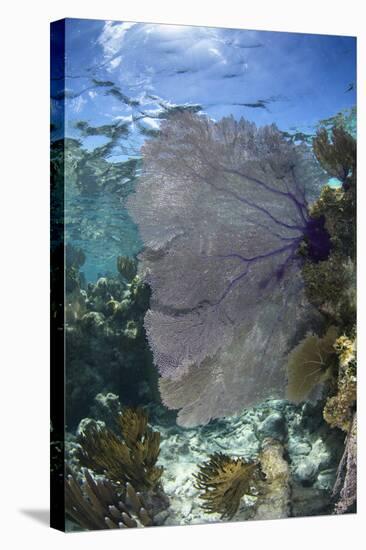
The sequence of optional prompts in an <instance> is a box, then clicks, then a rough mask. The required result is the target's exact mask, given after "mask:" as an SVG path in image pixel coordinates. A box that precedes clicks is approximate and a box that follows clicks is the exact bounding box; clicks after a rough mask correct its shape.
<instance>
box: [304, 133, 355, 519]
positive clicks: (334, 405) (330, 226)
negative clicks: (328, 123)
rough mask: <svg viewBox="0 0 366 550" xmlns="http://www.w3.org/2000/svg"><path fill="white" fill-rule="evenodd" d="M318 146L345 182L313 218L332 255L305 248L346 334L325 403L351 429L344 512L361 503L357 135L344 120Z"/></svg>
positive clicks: (343, 466)
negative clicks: (317, 255) (314, 257)
mask: <svg viewBox="0 0 366 550" xmlns="http://www.w3.org/2000/svg"><path fill="white" fill-rule="evenodd" d="M313 149H314V152H315V155H316V156H317V158H318V160H319V162H320V164H321V165H322V166H323V168H324V169H325V170H326V171H327V172H328V174H329V175H330V176H332V177H335V178H337V179H338V180H339V182H340V184H341V187H340V188H330V187H329V186H326V187H325V188H324V189H323V190H322V193H321V195H320V198H319V199H318V200H317V201H316V202H315V203H314V204H313V205H312V208H311V216H312V218H313V219H315V220H316V219H317V220H320V219H321V220H324V224H325V228H326V230H327V232H328V234H329V237H330V242H331V252H330V254H329V257H328V258H326V259H324V261H320V262H317V263H316V262H312V261H311V259H310V257H309V255H308V252H309V251H308V249H307V248H306V245H305V248H303V249H302V250H301V253H302V254H304V255H305V257H306V256H307V255H308V257H307V259H306V261H305V264H304V267H303V276H304V282H305V292H306V295H307V297H308V299H309V301H310V303H312V304H313V305H314V306H315V307H317V309H318V310H319V311H320V313H321V314H322V315H323V317H324V319H325V323H326V324H327V325H328V326H329V325H335V326H336V327H337V331H338V335H339V334H340V336H339V337H338V338H337V339H336V340H335V342H334V344H333V349H334V353H335V356H336V364H335V365H334V367H333V368H332V371H329V372H330V374H331V375H332V376H331V380H330V383H329V386H328V397H327V399H326V402H325V405H324V409H323V417H324V419H325V420H326V422H327V423H328V424H329V425H330V426H331V427H332V428H338V429H340V430H342V431H345V432H347V434H348V435H347V441H346V445H345V449H344V453H343V457H342V460H341V461H340V463H339V466H338V473H337V479H336V483H335V485H334V488H333V496H334V499H335V500H336V504H335V508H334V512H335V513H337V514H339V513H345V512H347V511H350V510H351V509H353V508H354V507H355V503H356V483H357V482H356V399H357V378H356V377H357V372H356V370H357V359H356V336H355V334H356V328H355V326H356V263H355V256H356V141H355V139H354V138H353V137H352V136H351V135H350V134H349V133H348V132H347V131H346V130H345V128H344V127H343V126H342V125H335V126H333V128H332V129H331V130H330V131H329V130H327V129H325V128H321V129H320V130H319V131H318V133H317V136H316V137H315V138H314V140H313ZM329 330H330V329H329ZM337 499H338V500H337Z"/></svg>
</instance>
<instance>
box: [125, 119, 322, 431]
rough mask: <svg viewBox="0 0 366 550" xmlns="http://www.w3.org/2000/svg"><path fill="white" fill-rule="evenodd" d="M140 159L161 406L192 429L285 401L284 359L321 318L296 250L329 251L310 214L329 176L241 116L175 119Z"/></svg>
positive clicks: (145, 268)
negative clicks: (306, 327)
mask: <svg viewBox="0 0 366 550" xmlns="http://www.w3.org/2000/svg"><path fill="white" fill-rule="evenodd" d="M142 152H143V166H144V168H143V175H142V177H141V178H140V179H139V182H138V184H137V188H136V192H135V193H134V194H133V195H131V197H130V199H129V203H128V207H129V211H130V213H131V215H132V216H133V218H134V220H135V222H136V223H137V224H138V227H139V231H140V234H141V237H142V239H143V242H144V250H143V252H142V253H141V255H140V258H139V259H140V267H139V269H140V275H141V276H142V277H143V278H144V280H145V281H146V282H147V283H148V284H149V285H150V287H151V289H152V296H151V304H150V310H149V311H148V312H147V314H146V317H145V327H146V332H147V336H148V339H149V343H150V346H151V348H152V350H153V353H154V361H155V364H156V365H157V368H158V370H159V373H160V375H161V380H160V390H161V395H162V399H163V401H164V402H165V404H166V405H167V406H168V407H170V408H176V409H178V408H179V409H181V411H180V413H179V415H178V422H179V423H180V424H181V425H184V426H193V425H197V424H204V423H207V422H209V420H210V419H212V418H218V417H221V416H225V415H228V414H233V413H235V412H238V411H239V410H241V409H242V408H243V407H245V406H249V405H250V404H253V403H255V402H256V401H258V400H260V399H264V398H266V397H270V396H275V395H283V392H284V388H285V370H284V368H283V367H282V363H283V356H284V354H285V353H286V352H288V351H289V349H288V347H289V344H292V343H293V341H294V339H295V338H296V337H297V332H298V331H299V330H300V329H299V321H303V322H306V321H307V320H308V317H309V315H314V310H313V309H312V308H311V307H310V306H309V305H308V304H307V302H306V300H305V298H304V294H303V290H302V286H303V285H302V278H301V272H300V267H301V256H299V254H298V249H299V245H300V243H301V242H302V241H303V240H304V239H305V240H306V243H307V254H308V256H309V257H310V258H311V259H312V260H313V261H316V262H317V261H319V260H322V259H325V258H326V257H327V256H328V253H329V249H330V240H329V235H328V233H327V231H326V229H325V227H324V218H317V219H314V218H311V217H310V216H309V214H308V201H309V200H311V199H313V198H315V197H316V196H317V194H318V192H319V189H320V187H321V185H322V184H323V183H324V182H325V181H326V177H325V175H324V172H323V171H322V170H321V169H320V168H319V166H318V164H317V162H316V161H315V158H314V157H313V155H312V152H311V150H310V149H309V147H307V146H305V145H299V146H296V145H294V144H292V143H290V142H288V141H287V140H286V139H285V138H284V137H283V135H282V134H281V132H279V131H278V130H277V128H276V127H275V126H266V127H263V128H257V127H256V126H255V125H254V124H252V123H250V122H247V121H245V120H243V119H241V120H240V121H236V120H234V118H232V117H229V118H224V119H222V120H221V121H219V122H217V123H215V122H213V121H212V120H210V119H208V118H207V117H204V116H199V115H196V114H192V113H181V114H177V115H176V116H174V117H172V118H170V120H169V121H166V122H164V123H163V124H162V127H161V132H160V135H159V137H158V138H156V139H152V140H149V141H147V142H146V144H145V145H144V147H143V150H142Z"/></svg>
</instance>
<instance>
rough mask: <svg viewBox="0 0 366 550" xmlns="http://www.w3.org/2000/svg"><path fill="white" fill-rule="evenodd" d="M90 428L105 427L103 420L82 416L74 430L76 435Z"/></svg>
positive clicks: (84, 432)
mask: <svg viewBox="0 0 366 550" xmlns="http://www.w3.org/2000/svg"><path fill="white" fill-rule="evenodd" d="M90 428H97V429H98V430H100V429H102V428H105V422H103V421H102V420H94V418H83V419H82V420H80V423H79V425H78V427H77V430H76V435H77V436H79V435H85V434H86V433H87V432H88V431H89V430H90Z"/></svg>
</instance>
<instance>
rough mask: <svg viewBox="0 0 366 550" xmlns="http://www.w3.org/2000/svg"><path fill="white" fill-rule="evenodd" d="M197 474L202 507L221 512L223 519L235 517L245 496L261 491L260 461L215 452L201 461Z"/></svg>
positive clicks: (209, 511) (197, 486)
mask: <svg viewBox="0 0 366 550" xmlns="http://www.w3.org/2000/svg"><path fill="white" fill-rule="evenodd" d="M194 477H195V480H196V481H195V487H196V488H197V489H199V490H201V491H202V492H201V494H200V499H202V500H203V501H204V503H203V504H202V508H203V509H204V510H205V511H206V512H208V513H219V514H220V517H221V519H224V518H226V519H232V518H233V516H234V515H235V513H236V512H237V510H238V508H239V504H240V500H241V498H242V497H243V496H244V495H253V493H254V494H257V492H258V488H257V487H258V482H259V480H260V478H261V471H260V466H259V464H258V463H256V462H246V461H245V460H244V459H242V458H239V459H233V458H230V457H229V456H227V455H224V454H222V453H215V454H213V455H211V456H210V458H209V460H208V461H207V462H205V463H204V464H201V465H200V468H199V472H198V473H197V474H195V476H194Z"/></svg>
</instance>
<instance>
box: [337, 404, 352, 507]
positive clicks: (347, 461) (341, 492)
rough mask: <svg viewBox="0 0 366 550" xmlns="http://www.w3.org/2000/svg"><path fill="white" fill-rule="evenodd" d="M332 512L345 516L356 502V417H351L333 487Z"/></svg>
mask: <svg viewBox="0 0 366 550" xmlns="http://www.w3.org/2000/svg"><path fill="white" fill-rule="evenodd" d="M333 497H334V499H335V500H336V504H335V508H334V511H335V513H336V514H345V513H347V512H352V511H355V508H356V500H357V416H356V413H354V415H353V419H352V423H351V425H350V428H349V431H348V434H347V440H346V445H345V449H344V453H343V456H342V459H341V461H340V463H339V466H338V472H337V479H336V482H335V484H334V487H333Z"/></svg>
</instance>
